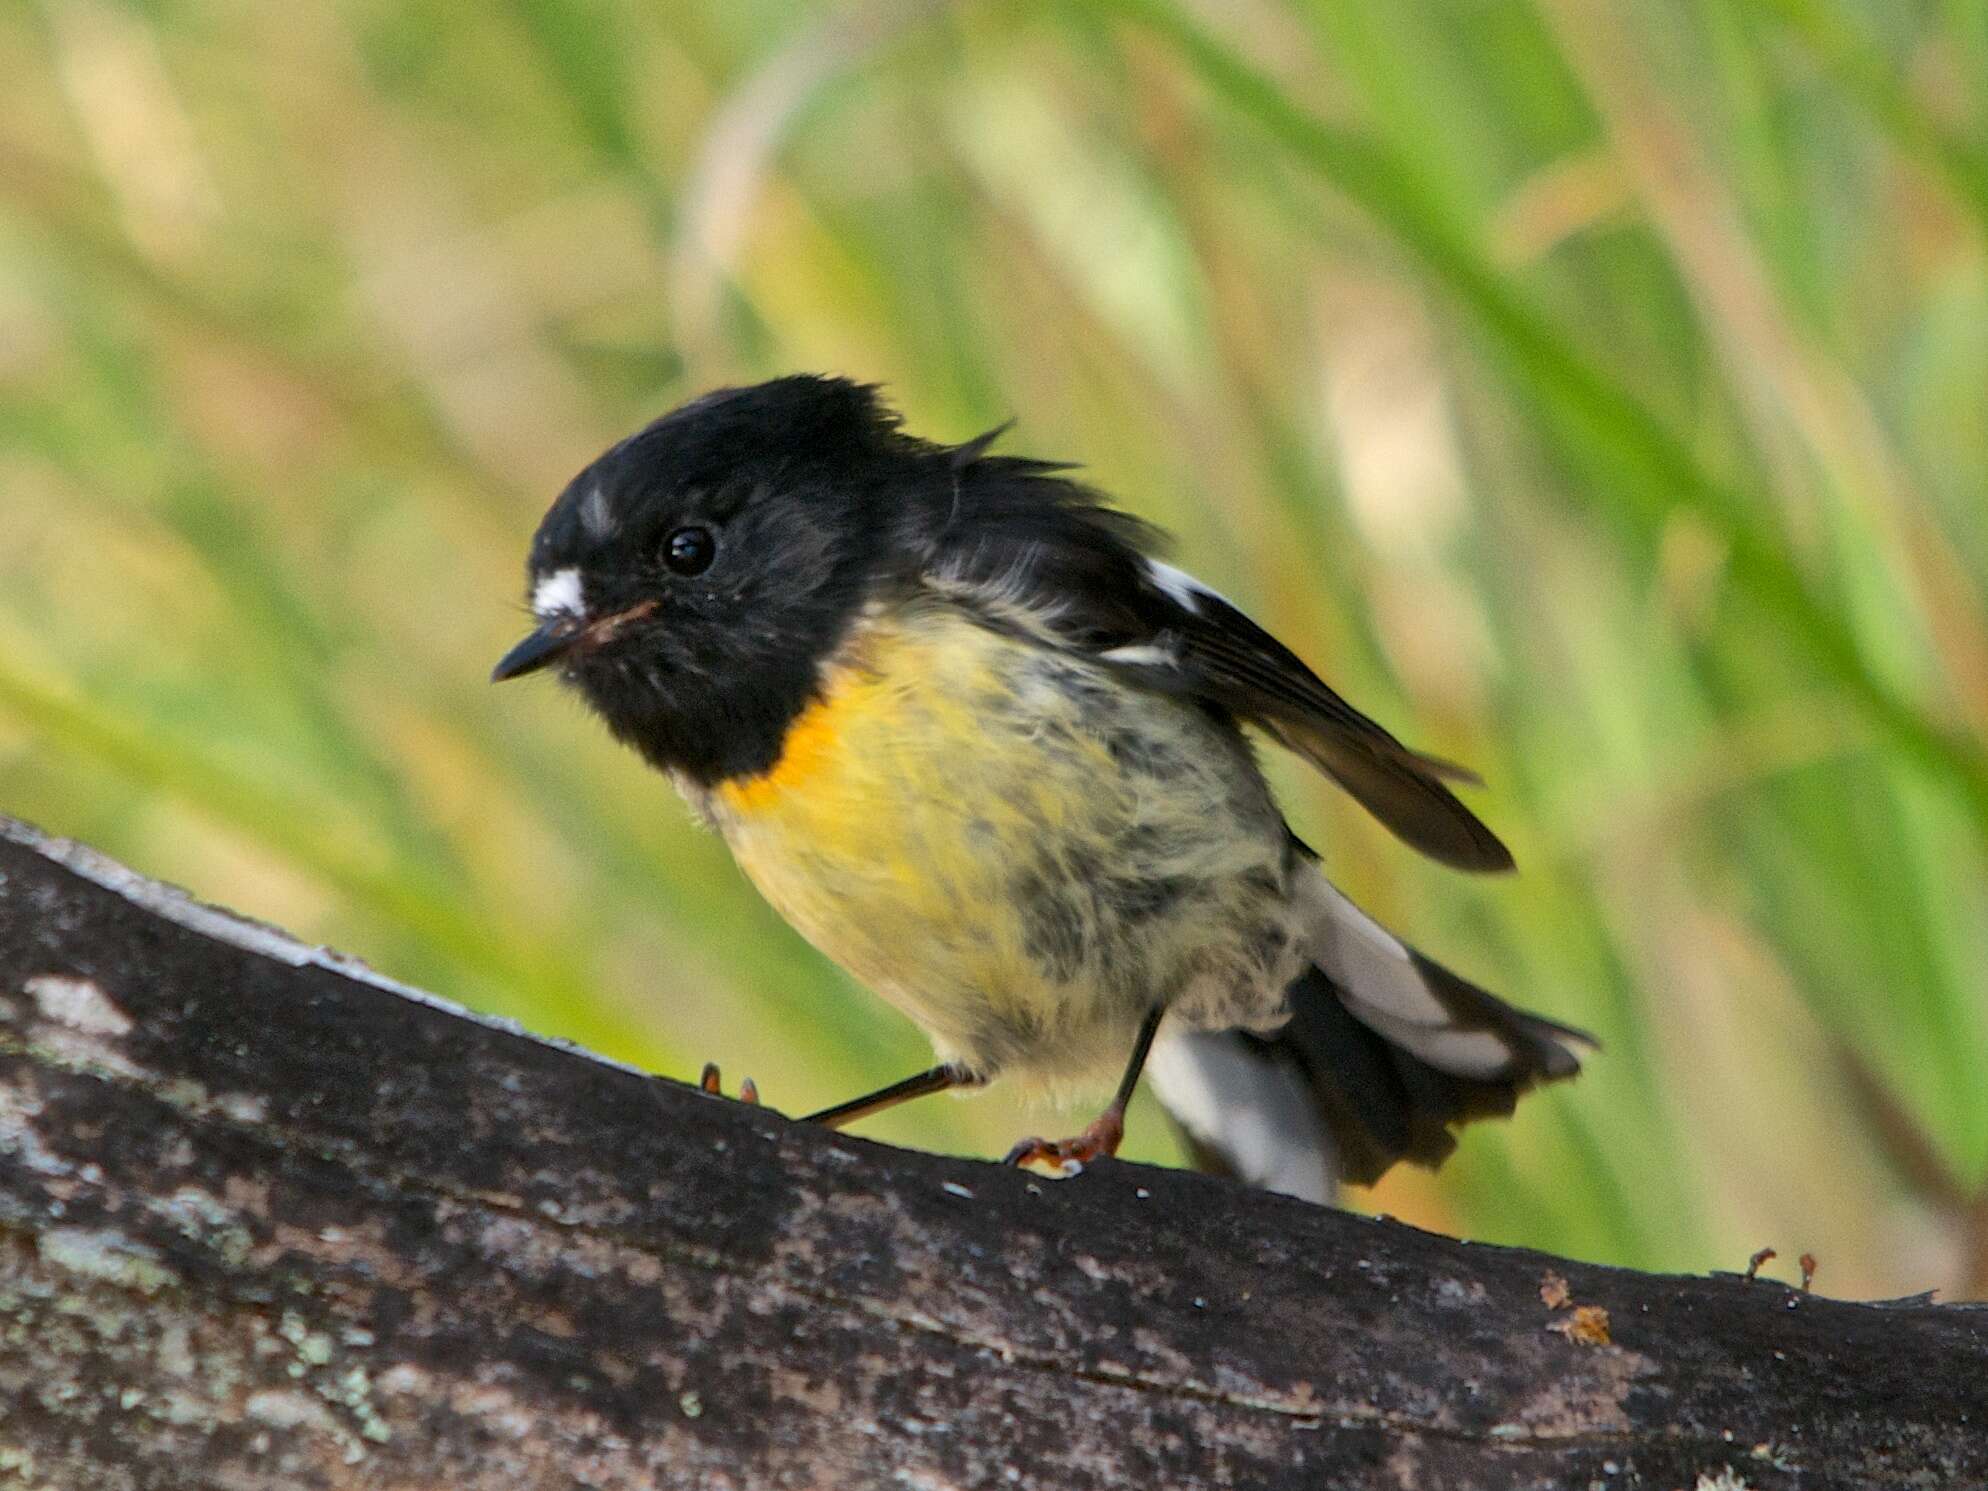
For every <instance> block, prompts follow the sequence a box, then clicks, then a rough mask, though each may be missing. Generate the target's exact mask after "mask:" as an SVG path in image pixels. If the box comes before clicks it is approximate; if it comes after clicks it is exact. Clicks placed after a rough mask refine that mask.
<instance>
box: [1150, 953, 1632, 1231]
mask: <svg viewBox="0 0 1988 1491" xmlns="http://www.w3.org/2000/svg"><path fill="white" fill-rule="evenodd" d="M1409 957H1410V959H1411V964H1412V967H1413V968H1414V970H1415V972H1416V973H1417V974H1418V975H1419V976H1420V980H1421V981H1422V983H1423V984H1424V986H1425V989H1426V992H1427V994H1428V995H1429V996H1432V997H1433V998H1435V999H1436V1000H1437V1001H1438V1002H1439V1003H1440V1005H1441V1007H1442V1008H1443V1010H1444V1011H1445V1013H1446V1015H1447V1016H1448V1018H1447V1020H1446V1021H1445V1022H1444V1023H1442V1024H1441V1025H1433V1026H1432V1025H1430V1024H1428V1023H1426V1022H1425V1021H1421V1020H1415V1021H1410V1020H1406V1019H1403V1018H1401V1017H1400V1016H1399V1015H1397V1014H1395V1013H1394V1012H1392V1011H1390V1010H1388V1009H1387V1008H1386V1007H1385V1005H1386V1001H1385V1000H1384V999H1383V1000H1381V1001H1378V1002H1377V1001H1376V999H1375V998H1374V997H1373V995H1374V991H1373V990H1371V989H1369V990H1368V991H1367V994H1366V996H1365V997H1363V996H1362V995H1361V994H1359V993H1357V992H1353V991H1351V990H1349V989H1347V988H1346V987H1345V986H1344V985H1342V984H1341V983H1340V981H1339V980H1337V979H1335V978H1334V976H1333V975H1332V974H1330V973H1328V972H1327V971H1326V970H1325V969H1323V968H1317V967H1314V968H1311V969H1308V970H1307V971H1306V972H1305V973H1303V974H1302V975H1300V976H1299V978H1298V979H1297V980H1296V982H1294V983H1293V984H1292V985H1291V991H1290V1003H1291V1018H1290V1021H1289V1023H1287V1024H1286V1025H1285V1026H1284V1027H1283V1029H1281V1030H1279V1031H1278V1032H1277V1033H1276V1034H1274V1035H1269V1036H1259V1035H1253V1034H1250V1033H1248V1032H1245V1031H1222V1032H1205V1031H1203V1032H1183V1033H1182V1034H1180V1035H1177V1036H1174V1037H1173V1038H1172V1039H1171V1040H1170V1041H1169V1042H1168V1043H1167V1044H1168V1047H1169V1050H1168V1051H1167V1053H1166V1059H1165V1061H1164V1062H1163V1063H1156V1066H1155V1068H1154V1071H1153V1075H1154V1086H1155V1090H1156V1091H1157V1092H1158V1094H1159V1097H1160V1099H1161V1101H1162V1102H1163V1103H1164V1104H1165V1105H1166V1106H1167V1108H1168V1109H1169V1111H1170V1112H1172V1113H1173V1114H1174V1116H1175V1118H1176V1120H1177V1121H1178V1122H1179V1123H1180V1125H1181V1127H1182V1129H1183V1130H1184V1131H1185V1132H1186V1134H1187V1136H1188V1140H1189V1144H1190V1147H1191V1148H1192V1150H1193V1152H1194V1154H1195V1156H1196V1158H1197V1160H1198V1161H1199V1162H1200V1163H1201V1165H1202V1168H1204V1169H1215V1170H1221V1171H1226V1172H1228V1173H1232V1174H1236V1175H1239V1176H1241V1177H1242V1178H1243V1179H1245V1180H1248V1181H1251V1182H1252V1183H1254V1184H1258V1185H1266V1186H1269V1187H1270V1188H1271V1189H1274V1190H1282V1191H1288V1192H1291V1193H1293V1194H1297V1195H1303V1196H1311V1197H1313V1198H1314V1199H1318V1197H1317V1195H1316V1192H1317V1191H1319V1190H1321V1189H1322V1190H1323V1192H1324V1194H1325V1196H1326V1197H1328V1198H1329V1196H1330V1192H1331V1186H1332V1180H1333V1179H1335V1178H1336V1179H1337V1180H1340V1181H1351V1182H1353V1183H1355V1184H1358V1185H1371V1184H1372V1183H1373V1182H1374V1181H1376V1180H1378V1179H1380V1177H1381V1176H1382V1175H1383V1174H1385V1173H1386V1172H1387V1171H1388V1170H1389V1169H1390V1168H1392V1167H1393V1166H1394V1165H1395V1164H1396V1163H1397V1162H1398V1161H1401V1160H1412V1161H1414V1162H1415V1163H1416V1164H1418V1165H1427V1166H1430V1167H1432V1168H1433V1167H1434V1166H1437V1165H1440V1164H1441V1163H1442V1162H1443V1161H1444V1160H1445V1159H1447V1158H1448V1157H1449V1154H1450V1152H1451V1151H1452V1150H1454V1149H1455V1148H1456V1138H1455V1136H1454V1135H1453V1134H1452V1133H1451V1132H1450V1130H1451V1128H1452V1127H1453V1126H1454V1125H1457V1124H1462V1123H1468V1122H1469V1121H1470V1120H1472V1119H1476V1118H1500V1117H1504V1116H1506V1115H1509V1114H1510V1113H1511V1111H1512V1109H1513V1108H1514V1106H1516V1104H1517V1103H1518V1100H1519V1096H1520V1094H1521V1093H1523V1092H1525V1091H1526V1090H1527V1089H1529V1088H1531V1087H1533V1086H1535V1085H1537V1084H1539V1083H1541V1082H1551V1081H1556V1080H1559V1079H1562V1078H1566V1077H1571V1076H1573V1075H1574V1074H1575V1073H1576V1072H1578V1071H1579V1070H1580V1058H1579V1055H1578V1054H1577V1052H1576V1050H1575V1048H1576V1047H1577V1046H1581V1045H1587V1046H1592V1045H1593V1044H1594V1043H1593V1041H1592V1040H1591V1038H1590V1037H1588V1036H1586V1035H1584V1034H1582V1033H1581V1032H1580V1031H1578V1030H1574V1029H1572V1028H1570V1027H1568V1026H1565V1025H1559V1024H1556V1023H1555V1022H1553V1021H1551V1020H1546V1019H1542V1018H1540V1017H1539V1016H1537V1015H1529V1014H1526V1013H1525V1012H1524V1011H1522V1010H1518V1009H1514V1008H1513V1007H1512V1006H1511V1005H1508V1004H1506V1003H1505V1002H1504V1001H1503V1000H1500V999H1497V998H1495V997H1493V996H1492V995H1490V994H1487V993H1485V992H1484V991H1483V990H1482V989H1479V988H1477V987H1475V986H1474V985H1472V984H1469V983H1466V982H1465V981H1464V980H1462V979H1460V978H1458V977H1457V976H1456V975H1455V974H1453V973H1451V972H1449V971H1448V970H1447V969H1445V968H1442V967H1440V966H1439V965H1437V964H1435V963H1432V962H1430V961H1429V960H1428V959H1426V958H1423V957H1422V956H1421V955H1419V954H1415V953H1412V952H1411V953H1410V954H1409ZM1370 1021H1371V1022H1372V1023H1369V1022H1370ZM1377 1027H1379V1028H1377ZM1494 1046H1495V1049H1496V1050H1497V1051H1498V1052H1499V1053H1501V1056H1500V1059H1498V1060H1495V1061H1491V1060H1487V1059H1486V1051H1487V1049H1491V1048H1493V1047H1494ZM1157 1054H1158V1053H1156V1057H1157ZM1458 1068H1460V1070H1459V1069H1458ZM1314 1174H1316V1175H1322V1176H1324V1177H1326V1179H1325V1180H1324V1181H1323V1182H1322V1183H1320V1184H1317V1185H1314V1184H1294V1183H1293V1182H1292V1177H1299V1178H1302V1177H1306V1176H1309V1175H1314Z"/></svg>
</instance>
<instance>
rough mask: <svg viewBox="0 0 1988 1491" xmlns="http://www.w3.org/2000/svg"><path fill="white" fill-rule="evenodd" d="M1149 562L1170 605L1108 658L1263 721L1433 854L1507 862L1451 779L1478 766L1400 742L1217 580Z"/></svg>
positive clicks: (1506, 865) (1477, 864) (1475, 863)
mask: <svg viewBox="0 0 1988 1491" xmlns="http://www.w3.org/2000/svg"><path fill="white" fill-rule="evenodd" d="M1144 569H1145V574H1144V575H1143V576H1142V578H1143V579H1144V580H1145V581H1146V583H1147V584H1148V586H1149V587H1150V588H1151V589H1153V590H1155V591H1157V592H1158V596H1157V601H1158V604H1159V605H1160V606H1162V607H1165V608H1169V609H1171V611H1172V613H1173V614H1172V615H1171V616H1169V617H1166V618H1165V620H1164V622H1163V624H1161V625H1160V626H1159V627H1157V628H1156V633H1155V636H1154V638H1153V640H1152V641H1151V642H1150V643H1149V644H1147V646H1146V647H1143V648H1132V649H1113V650H1108V651H1106V652H1105V653H1103V654H1101V657H1102V660H1103V661H1105V662H1107V663H1114V662H1116V663H1118V664H1119V666H1122V667H1124V668H1126V669H1127V670H1128V671H1130V672H1134V673H1136V674H1137V675H1138V676H1139V677H1140V679H1141V680H1142V681H1143V682H1145V683H1147V684H1148V685H1149V686H1151V687H1157V688H1163V689H1171V690H1177V691H1179V692H1183V693H1189V694H1193V695H1194V696H1196V697H1198V698H1203V699H1207V700H1208V701H1210V702H1211V703H1214V704H1218V705H1220V706H1221V707H1222V708H1224V709H1226V710H1228V711H1229V712H1230V713H1231V714H1234V715H1235V716H1237V717H1238V718H1240V719H1244V720H1248V721H1249V722H1251V723H1252V724H1255V725H1257V726H1258V727H1259V728H1261V729H1263V730H1264V731H1266V732H1267V733H1268V734H1270V735H1271V736H1272V737H1274V738H1275V739H1276V740H1277V741H1278V742H1280V743H1281V744H1282V745H1284V746H1286V747H1287V748H1289V749H1290V750H1293V751H1296V752H1297V753H1298V754H1299V755H1301V756H1303V757H1305V759H1307V760H1308V761H1310V762H1311V763H1312V764H1313V765H1315V766H1317V767H1318V768H1319V770H1321V771H1323V772H1325V773H1326V774H1327V775H1328V776H1330V777H1331V778H1332V779H1333V780H1334V781H1335V782H1337V783H1339V785H1340V786H1342V787H1344V788H1345V789H1346V790H1347V791H1348V792H1350V793H1351V794H1352V795H1353V796H1354V798H1355V799H1357V800H1358V802H1359V803H1360V805H1361V806H1362V807H1364V808H1366V810H1367V811H1368V812H1370V813H1372V814H1373V815H1374V816H1375V817H1376V818H1378V819H1380V821H1381V822H1382V823H1384V824H1386V825H1387V827H1388V828H1389V829H1390V830H1391V831H1392V832H1393V833H1394V834H1395V835H1397V836H1398V837H1399V838H1400V839H1401V840H1402V841H1403V842H1405V843H1408V844H1411V845H1413V846H1414V847H1415V848H1417V849H1420V850H1421V851H1422V852H1423V853H1424V854H1427V855H1428V856H1429V857H1430V858H1432V859H1437V860H1440V861H1442V862H1443V863H1444V864H1446V865H1453V866H1455V867H1456V868H1457V869H1460V870H1478V871H1497V870H1509V869H1511V868H1512V856H1511V853H1510V851H1509V850H1507V849H1506V848H1505V846H1504V845H1503V844H1501V843H1500V842H1499V841H1498V837H1497V835H1496V834H1494V833H1492V832H1491V830H1490V829H1488V828H1486V827H1485V826H1484V824H1483V823H1482V822H1481V821H1480V820H1479V819H1478V817H1477V815H1476V814H1474V813H1472V812H1471V811H1470V809H1469V808H1467V807H1465V806H1464V805H1463V804H1462V803H1461V802H1459V801H1458V800H1457V798H1456V795H1455V794H1454V793H1453V792H1451V791H1450V789H1449V788H1448V787H1447V786H1445V785H1444V783H1445V782H1472V783H1475V782H1476V781H1477V777H1476V776H1475V775H1474V774H1473V773H1471V772H1470V771H1467V770H1466V769H1464V768H1463V767H1461V766H1458V765H1456V764H1454V763H1453V762H1449V761H1444V760H1442V759H1441V758H1440V757H1436V756H1426V755H1423V754H1422V753H1421V752H1419V751H1414V750H1411V749H1409V747H1407V746H1405V745H1403V744H1402V743H1401V742H1400V741H1399V740H1396V739H1395V738H1394V736H1392V735H1391V734H1389V733H1388V732H1387V731H1386V730H1385V729H1383V728H1382V727H1381V726H1380V725H1378V724H1376V723H1375V722H1374V721H1373V720H1371V719H1369V718H1368V717H1367V716H1366V715H1364V714H1362V713H1361V712H1360V711H1359V710H1357V709H1355V708H1354V707H1353V706H1352V705H1351V704H1348V703H1347V702H1346V701H1345V700H1344V699H1343V698H1341V697H1340V696H1339V695H1338V694H1337V693H1335V692H1334V691H1333V690H1332V689H1331V688H1330V687H1329V686H1328V685H1327V684H1326V683H1325V681H1324V680H1323V679H1321V678H1320V677H1319V676H1318V675H1317V674H1316V673H1314V672H1312V670H1311V669H1310V668H1308V667H1307V666H1305V663H1304V661H1303V660H1302V659H1301V658H1299V657H1298V656H1297V654H1295V653H1294V652H1292V651H1291V649H1290V648H1288V647H1286V646H1285V645H1284V644H1283V643H1282V642H1279V641H1278V640H1277V639H1276V638H1275V637H1273V636H1271V635H1270V633H1268V632H1266V631H1265V630H1264V629H1263V628H1262V627H1260V626H1258V625H1257V624H1256V623H1255V622H1253V621H1251V620H1250V619H1249V618H1248V617H1247V616H1245V615H1243V613H1242V612H1241V611H1239V610H1237V609H1236V608H1235V607H1234V606H1232V605H1230V604H1229V602H1228V601H1226V600H1224V599H1223V598H1222V597H1221V596H1219V595H1217V594H1215V592H1213V591H1212V590H1209V589H1207V588H1206V587H1204V586H1202V585H1200V584H1199V583H1198V582H1196V581H1194V580H1193V579H1191V578H1190V577H1188V576H1186V575H1184V574H1182V573H1181V572H1180V571H1178V570H1175V569H1173V568H1172V567H1171V566H1168V565H1162V564H1160V563H1159V562H1158V561H1156V560H1151V559H1148V560H1146V561H1145V562H1144ZM1155 619H1156V620H1159V619H1160V618H1157V617H1156V618H1155Z"/></svg>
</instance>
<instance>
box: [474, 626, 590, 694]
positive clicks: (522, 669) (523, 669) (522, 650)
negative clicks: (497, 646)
mask: <svg viewBox="0 0 1988 1491" xmlns="http://www.w3.org/2000/svg"><path fill="white" fill-rule="evenodd" d="M586 630H587V629H586V625H585V623H583V622H582V621H581V620H580V619H579V618H578V617H576V616H560V617H555V618H554V619H553V620H551V621H548V622H546V623H545V624H544V625H543V626H541V627H540V628H539V629H538V630H537V631H535V632H533V633H532V634H531V635H530V636H529V637H527V638H525V640H524V641H522V642H520V643H519V644H518V645H517V646H516V647H513V648H512V649H511V650H510V651H509V652H507V653H505V654H504V656H503V657H502V658H501V659H500V660H499V661H498V664H497V666H496V667H494V668H492V669H491V670H490V681H491V682H492V683H502V682H503V681H504V680H505V679H507V678H523V677H524V676H525V675H526V674H527V673H536V672H537V671H538V670H539V669H540V668H543V667H544V666H545V665H546V664H548V663H556V662H558V661H559V659H560V658H562V657H564V656H565V655H566V654H567V653H568V652H569V651H571V650H572V647H573V644H574V643H576V642H578V641H579V640H580V638H581V637H583V636H584V635H586Z"/></svg>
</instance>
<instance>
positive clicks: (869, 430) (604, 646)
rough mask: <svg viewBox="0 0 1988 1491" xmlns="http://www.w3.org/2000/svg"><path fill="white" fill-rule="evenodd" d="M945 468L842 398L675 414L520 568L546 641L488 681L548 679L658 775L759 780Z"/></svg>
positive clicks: (593, 482)
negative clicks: (560, 677) (578, 699)
mask: <svg viewBox="0 0 1988 1491" xmlns="http://www.w3.org/2000/svg"><path fill="white" fill-rule="evenodd" d="M945 460H946V452H945V450H944V448H942V447H938V446H932V445H927V444H926V443H924V442H922V441H917V440H913V439H911V438H910V437H909V436H907V435H905V434H903V433H902V432H901V431H900V430H899V429H898V428H897V421H896V417H895V416H894V415H892V414H891V413H890V412H889V411H888V410H887V409H885V408H884V407H883V406H882V405H881V404H880V403H879V401H878V399H877V397H876V394H875V392H874V390H872V389H870V388H868V387H865V386H862V385H859V384H855V383H849V382H846V381H843V380H841V379H833V378H815V377H790V378H781V379H777V380H775V381H773V382H771V383H763V384H760V385H758V386H756V387H752V388H737V389H721V390H719V391H718V392H715V393H711V394H707V395H705V396H704V397H702V398H699V399H696V400H694V401H693V402H691V403H688V404H685V405H684V406H683V407H682V408H680V409H677V410H675V411H673V412H671V413H669V414H666V415H664V416H663V417H662V418H661V419H659V420H657V421H656V422H655V423H653V424H651V425H649V426H648V427H647V428H646V429H644V430H642V431H641V432H639V433H638V434H635V435H632V436H630V437H629V438H628V439H626V440H624V441H622V442H621V443H620V444H619V445H616V446H615V447H614V448H613V449H611V450H609V451H608V452H607V453H606V454H605V455H603V456H601V457H600V458H599V459H598V460H596V461H595V462H594V463H593V464H592V465H591V466H589V467H587V469H586V470H584V471H582V472H581V473H580V474H579V475H578V476H577V477H575V478H574V479H573V481H572V483H571V484H570V485H568V487H567V488H566V490H565V491H564V492H562V493H561V494H560V496H559V500H558V501H556V502H555V503H553V505H552V509H551V511H549V512H548V513H547V514H546V516H545V521H544V522H543V523H542V524H541V525H540V526H539V530H538V536H537V538H536V539H534V540H533V543H532V551H531V561H530V565H529V583H530V587H531V600H532V609H533V611H534V612H535V614H536V615H537V617H538V619H539V628H538V630H537V631H535V632H534V633H532V635H531V636H529V637H527V638H526V639H525V640H524V641H523V642H521V643H520V644H519V645H518V646H517V647H515V648H514V649H512V651H511V652H510V653H509V654H508V655H507V656H506V657H505V658H504V660H503V661H502V662H500V663H499V664H498V665H497V668H496V671H495V673H494V674H493V677H495V678H497V679H505V678H515V677H518V676H520V675H522V674H524V673H529V672H532V671H534V670H536V669H538V668H541V667H544V666H546V665H547V664H550V663H554V662H557V663H558V664H559V665H560V666H561V669H562V672H563V673H564V675H565V677H566V678H567V680H568V681H569V682H571V683H573V684H575V685H577V686H578V687H579V688H580V689H581V691H582V692H583V693H584V694H585V695H586V696H587V698H588V700H589V701H590V702H591V703H592V704H593V706H594V707H595V709H597V710H598V711H599V712H600V714H601V716H602V717H603V718H604V719H605V720H606V721H607V723H608V725H609V727H610V728H611V729H612V730H613V731H614V732H615V734H617V735H618V736H620V737H621V738H622V739H623V740H625V741H627V742H629V743H630V744H632V745H634V746H636V747H637V748H638V749H640V750H641V751H642V752H643V754H644V755H646V756H647V757H648V758H649V759H650V760H651V761H653V762H654V763H655V764H656V765H658V766H662V767H665V768H668V769H671V770H676V771H681V772H684V773H685V774H687V775H689V776H690V777H692V778H694V779H696V780H699V781H702V782H706V783H708V782H712V781H716V780H719V779H721V778H724V777H728V776H735V775H740V774H749V773H752V772H755V771H761V770H764V769H765V768H766V767H767V766H769V765H770V764H771V763H772V762H773V761H774V760H775V759H776V758H777V756H778V753H779V743H780V739H781V736H782V734H783V733H784V731H785V728H786V725H787V724H788V722H789V721H790V720H791V719H792V718H793V716H794V715H795V714H797V713H798V712H799V711H800V709H801V708H802V707H804V706H805V704H806V703H807V701H808V698H809V697H810V696H811V694H812V693H813V690H814V688H815V686H816V683H817V680H818V675H819V669H820V663H821V660H822V659H823V658H824V657H825V656H826V655H827V654H828V653H829V652H830V651H832V650H833V648H834V647H835V646H836V644H837V643H838V642H839V641H840V640H841V639H842V638H843V636H844V635H845V634H846V633H847V631H848V628H849V626H850V625H851V623H852V621H853V620H854V618H855V616H856V615H857V613H858V611H859V610H860V609H861V607H862V605H863V603H864V602H865V601H866V600H867V599H868V598H870V596H871V595H873V594H874V593H876V591H877V590H878V589H879V587H880V586H882V585H884V584H885V583H887V581H888V578H889V577H890V576H891V575H892V574H894V573H897V572H900V571H902V570H903V569H904V567H905V566H904V564H903V563H902V562H901V556H902V554H903V552H904V549H905V545H904V542H903V535H904V532H905V528H906V524H905V521H904V515H905V514H907V513H910V512H913V511H915V510H917V509H918V508H919V506H920V503H919V500H918V494H919V493H920V492H921V491H923V490H925V489H926V488H927V487H929V486H930V485H931V478H932V477H933V476H934V475H935V474H936V473H938V472H939V471H941V470H942V469H943V468H944V466H945Z"/></svg>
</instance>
